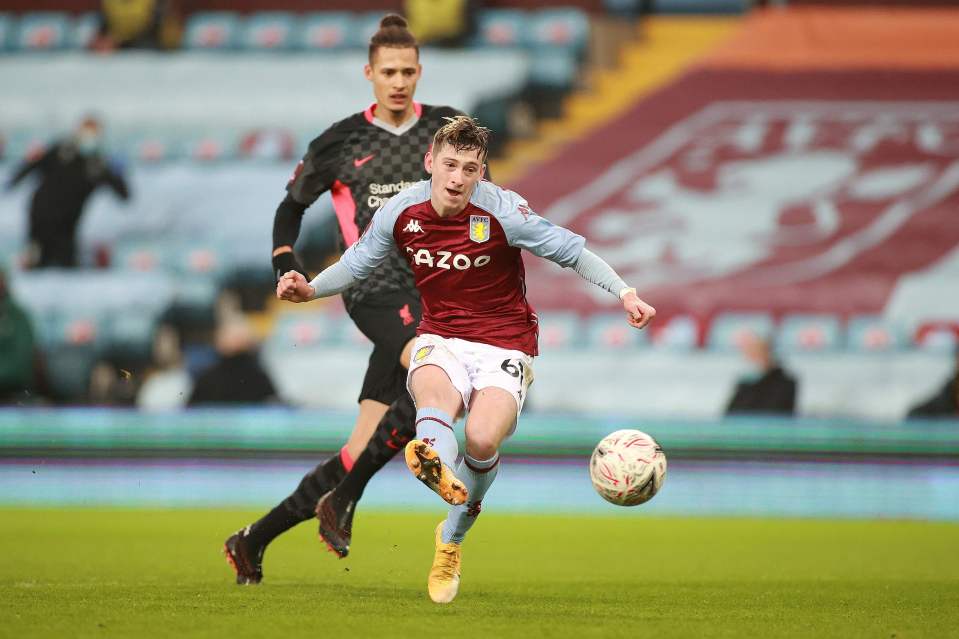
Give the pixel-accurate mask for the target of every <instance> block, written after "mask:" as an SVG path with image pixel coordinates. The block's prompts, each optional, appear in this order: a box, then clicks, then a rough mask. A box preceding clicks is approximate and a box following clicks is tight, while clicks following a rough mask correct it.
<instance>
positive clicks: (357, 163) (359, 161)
mask: <svg viewBox="0 0 959 639" xmlns="http://www.w3.org/2000/svg"><path fill="white" fill-rule="evenodd" d="M374 157H376V154H375V153H372V154H370V155H367V156H366V157H365V158H358V159H355V160H353V166H355V167H356V168H360V167H361V166H363V165H364V164H366V163H367V162H369V161H370V160H372V159H373V158H374Z"/></svg>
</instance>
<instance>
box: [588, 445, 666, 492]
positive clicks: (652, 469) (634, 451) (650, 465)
mask: <svg viewBox="0 0 959 639" xmlns="http://www.w3.org/2000/svg"><path fill="white" fill-rule="evenodd" d="M589 478H590V480H592V482H593V488H595V489H596V492H598V493H599V495H600V497H602V498H603V499H605V500H606V501H608V502H610V503H611V504H616V505H617V506H638V505H639V504H642V503H644V502H647V501H649V500H650V499H652V498H653V495H655V494H656V493H657V492H659V489H660V488H662V486H663V481H665V480H666V454H665V453H663V449H662V447H661V446H660V445H659V444H657V443H656V440H655V439H653V438H652V437H650V436H649V435H647V434H646V433H644V432H642V431H638V430H630V429H624V430H617V431H616V432H614V433H610V434H609V435H607V436H606V437H604V438H603V440H602V441H601V442H599V444H597V446H596V450H594V451H593V456H592V457H590V459H589Z"/></svg>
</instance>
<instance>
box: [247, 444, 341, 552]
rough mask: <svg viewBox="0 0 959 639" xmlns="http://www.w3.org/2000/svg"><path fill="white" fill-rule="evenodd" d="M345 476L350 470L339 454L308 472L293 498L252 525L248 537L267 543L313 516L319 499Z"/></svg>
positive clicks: (277, 506)
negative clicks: (344, 464) (347, 469)
mask: <svg viewBox="0 0 959 639" xmlns="http://www.w3.org/2000/svg"><path fill="white" fill-rule="evenodd" d="M344 475H346V469H345V468H344V467H343V460H342V459H341V458H340V454H339V453H337V454H336V455H333V456H332V457H330V458H329V459H327V460H326V461H325V462H323V463H322V464H320V465H318V466H317V467H316V468H314V469H313V470H311V471H310V472H308V473H307V474H306V475H304V476H303V479H302V480H300V485H299V486H297V487H296V490H294V491H293V492H292V493H291V494H290V496H289V497H287V498H286V499H284V500H283V501H282V502H280V503H279V504H277V505H276V506H275V507H274V508H273V510H271V511H270V512H268V513H267V514H265V515H263V517H261V518H260V519H258V520H257V521H256V522H255V523H254V524H253V525H251V526H250V533H249V535H247V540H249V542H250V543H252V544H253V545H255V546H266V545H267V544H269V543H270V542H271V541H273V540H274V539H275V538H276V537H277V536H279V535H281V534H282V533H285V532H286V531H287V530H289V529H290V528H293V526H296V525H297V524H299V523H301V522H304V521H306V520H307V519H312V518H313V517H314V516H315V514H316V513H315V510H314V509H315V508H316V502H318V501H319V500H320V497H322V496H323V494H324V493H326V492H329V491H330V490H332V489H333V488H334V487H335V486H336V485H337V484H339V483H340V482H341V481H342V480H343V477H344Z"/></svg>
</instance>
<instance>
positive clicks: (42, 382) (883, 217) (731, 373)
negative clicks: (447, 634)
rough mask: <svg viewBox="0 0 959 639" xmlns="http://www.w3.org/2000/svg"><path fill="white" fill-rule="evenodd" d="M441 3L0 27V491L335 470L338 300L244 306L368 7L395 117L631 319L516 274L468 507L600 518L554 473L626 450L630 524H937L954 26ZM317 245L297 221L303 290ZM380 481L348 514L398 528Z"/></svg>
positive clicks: (951, 436)
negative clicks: (393, 53)
mask: <svg viewBox="0 0 959 639" xmlns="http://www.w3.org/2000/svg"><path fill="white" fill-rule="evenodd" d="M442 4H444V3H443V2H441V1H440V0H435V1H433V2H415V1H413V2H387V1H380V0H351V1H350V2H345V1H344V2H338V1H336V0H328V1H325V2H321V1H316V0H312V1H311V0H273V1H271V2H266V1H264V0H235V1H233V2H225V1H223V0H102V1H97V0H74V1H72V2H71V1H66V0H59V1H58V0H2V1H0V175H2V181H3V184H4V190H3V192H2V194H0V263H2V266H0V270H2V276H0V400H2V402H3V404H4V407H3V408H0V501H2V503H5V504H21V505H27V504H44V505H58V504H73V505H78V504H79V505H94V504H96V505H159V506H184V505H200V506H203V505H211V504H217V505H237V506H253V507H257V506H263V507H266V506H269V505H272V504H274V503H275V502H276V501H277V500H278V499H280V498H282V497H283V496H285V495H286V494H287V493H288V492H289V490H290V489H292V488H293V486H294V485H295V484H294V482H296V481H298V480H299V478H300V476H301V475H302V473H303V472H305V470H307V469H309V468H311V467H312V466H313V465H314V464H315V463H316V459H317V458H319V457H322V456H324V455H326V454H328V453H329V452H330V451H334V450H336V449H338V448H339V446H340V445H342V443H343V442H344V441H345V438H346V436H347V435H348V433H349V430H350V428H351V427H352V424H353V421H354V415H355V410H356V403H355V399H356V396H357V393H358V391H359V387H360V382H361V379H362V375H363V372H364V370H365V368H366V362H367V357H368V355H369V351H370V345H369V343H368V342H367V341H366V339H365V338H364V337H363V336H362V335H360V334H359V332H358V331H357V330H356V329H355V328H354V326H353V324H352V323H351V322H350V321H349V318H348V317H347V316H346V314H345V312H344V311H343V307H342V304H341V302H340V301H339V299H338V298H335V299H333V300H330V301H324V302H317V303H313V304H309V305H298V306H294V305H292V304H287V305H285V304H280V303H278V302H277V301H276V300H275V299H274V298H273V276H272V273H271V268H270V261H269V259H270V251H271V248H272V244H271V229H272V223H273V214H274V211H275V210H276V206H277V204H278V203H279V202H280V200H281V199H282V198H283V195H284V190H283V189H284V186H285V184H286V181H287V179H288V177H289V175H290V173H291V172H292V170H293V167H294V166H295V165H296V162H297V161H298V159H299V157H300V156H301V155H302V154H303V152H304V151H305V149H306V146H307V144H308V142H309V140H310V139H312V138H313V137H315V136H316V135H317V134H318V133H319V132H321V131H322V130H323V129H325V128H326V127H327V126H329V125H330V124H331V123H333V122H334V121H336V120H339V119H341V118H343V117H345V116H346V115H348V114H350V113H353V112H356V111H358V110H361V109H362V108H364V107H365V106H366V105H367V104H368V103H369V102H370V101H371V91H370V88H369V85H368V83H367V82H366V80H365V79H364V78H363V77H362V67H363V65H364V64H365V62H366V57H367V54H366V45H367V43H368V40H369V37H370V35H371V33H372V32H373V31H375V29H376V26H377V24H378V22H379V19H380V18H381V17H382V15H383V14H384V13H385V12H387V11H400V12H405V13H406V15H407V16H408V17H410V19H411V27H412V30H413V32H414V34H416V35H417V36H418V37H419V39H420V41H421V42H424V43H427V45H428V46H426V47H424V49H423V51H422V57H421V59H422V63H423V66H424V75H423V79H422V81H421V82H420V85H419V93H418V95H417V99H418V100H420V101H422V102H425V103H436V104H451V105H455V106H457V107H459V108H462V109H464V110H466V111H468V112H470V113H471V114H473V115H474V116H476V117H478V118H480V119H481V120H482V121H483V123H484V124H486V125H487V126H489V127H491V128H492V129H493V131H494V140H495V144H494V148H493V150H492V159H491V162H490V165H491V169H492V175H493V176H494V178H495V180H496V182H497V183H499V184H501V185H504V186H507V187H509V188H513V189H515V190H517V191H518V192H520V193H522V194H523V195H524V196H525V197H526V198H527V199H528V200H529V201H530V203H531V205H532V206H533V208H534V209H536V210H537V211H538V212H539V213H540V214H542V215H544V216H546V217H548V218H550V219H552V220H553V221H554V222H556V223H559V224H563V225H566V226H568V227H570V228H572V229H573V230H575V231H577V232H580V233H583V234H585V235H586V236H588V237H589V238H590V244H591V247H592V248H593V249H594V250H595V251H596V252H598V253H599V254H600V255H602V256H604V257H605V258H607V259H608V260H609V261H610V263H611V264H612V265H613V266H614V267H615V268H616V269H617V270H618V271H619V272H620V273H621V274H622V275H623V276H624V278H625V279H626V280H627V281H628V282H630V283H631V284H632V285H635V286H636V287H637V288H639V290H640V294H641V295H642V296H643V297H644V298H645V299H647V300H648V301H650V302H651V303H653V304H654V305H655V306H656V307H657V309H658V311H659V315H658V316H657V319H656V322H655V324H654V326H652V327H651V329H649V330H647V331H645V332H643V333H639V332H636V331H632V330H630V329H629V327H628V326H627V325H626V323H625V322H624V321H623V318H622V316H621V312H620V311H618V306H617V305H616V304H614V302H615V300H613V299H611V298H609V297H608V296H607V295H605V294H602V295H597V294H595V291H592V290H590V289H589V288H588V287H587V285H585V284H584V283H582V282H580V281H579V280H578V278H577V277H576V276H575V275H573V274H571V273H568V272H563V271H562V270H561V269H558V268H556V267H554V266H552V265H550V264H547V263H545V262H541V261H536V260H533V259H528V260H527V267H528V270H529V276H528V287H529V297H530V299H531V301H532V302H533V304H534V306H535V307H536V308H537V309H538V311H539V312H540V319H541V327H542V329H541V351H542V354H541V357H539V358H538V360H537V363H536V383H535V385H534V386H533V387H532V389H531V393H530V399H529V402H528V403H527V408H526V411H525V413H524V415H523V418H522V421H521V424H520V426H519V428H518V432H517V434H516V435H515V436H514V437H513V439H512V440H510V442H509V444H508V445H507V447H506V452H507V453H508V454H510V455H511V456H512V457H513V458H514V459H513V461H512V462H510V463H508V464H505V465H504V470H503V473H504V474H507V475H508V476H509V477H510V479H508V480H507V481H505V482H500V484H501V485H509V482H528V484H529V485H532V484H533V482H536V485H537V486H539V487H541V490H539V491H522V490H515V491H507V490H504V489H500V490H497V489H495V488H494V489H493V499H492V500H491V503H493V502H496V507H497V508H500V507H502V508H524V509H525V508H537V509H547V510H577V511H579V510H581V511H588V512H594V511H596V512H599V511H602V512H606V513H609V512H613V511H614V510H615V509H614V508H613V507H612V506H609V505H607V504H605V503H604V502H602V501H601V500H600V499H599V497H598V496H596V495H595V494H593V493H592V488H591V487H590V486H589V482H588V478H587V473H586V460H587V458H588V455H589V453H590V452H591V450H592V448H593V446H594V445H595V444H596V442H598V441H599V439H600V438H601V437H602V436H604V435H605V434H607V433H608V432H610V431H612V430H615V429H618V428H625V427H632V428H639V429H641V430H644V431H647V432H649V433H650V434H652V435H653V436H654V437H656V438H657V439H658V440H659V441H660V442H661V443H662V444H663V446H664V447H665V449H666V452H667V455H668V457H669V460H670V468H669V473H670V475H669V478H668V480H667V482H666V485H665V487H664V489H663V491H662V494H661V495H660V496H658V497H657V498H656V499H655V500H654V501H653V502H651V503H650V504H649V506H644V507H643V508H642V509H640V510H641V511H642V512H654V513H655V512H659V513H671V514H724V515H743V514H745V515H786V516H837V517H867V518H873V517H892V518H900V517H905V518H917V519H948V520H959V377H957V371H959V350H957V344H959V9H956V8H954V7H953V6H952V5H953V4H954V3H953V2H947V1H942V2H931V1H918V0H917V1H912V2H907V1H905V0H903V1H902V2H894V1H878V0H877V1H873V2H867V1H854V0H849V1H845V2H844V1H840V0H836V1H831V2H825V1H823V2H815V1H802V0H792V1H788V2H787V1H785V0H782V1H779V2H750V1H749V0H579V1H576V0H570V1H568V2H550V3H544V2H532V1H526V0H486V1H483V2H479V1H476V2H462V1H461V2H452V3H450V4H451V6H453V8H454V9H455V10H456V12H458V15H459V18H458V19H457V20H455V21H454V22H455V24H453V25H452V26H451V25H445V24H443V23H442V21H440V23H437V21H434V20H430V19H428V16H429V15H431V14H430V5H437V6H438V5H442ZM424 7H425V8H424ZM424 11H425V13H424ZM418 16H419V17H418ZM423 16H426V17H423ZM41 166H42V167H44V168H43V170H39V167H41ZM335 234H336V227H335V217H334V215H333V213H332V206H331V203H330V201H329V198H328V197H325V198H321V200H320V201H318V202H317V203H316V204H315V205H314V207H313V208H312V209H311V210H310V211H309V212H308V213H307V215H306V218H305V226H304V231H303V232H302V233H301V235H300V241H299V243H298V244H297V247H296V250H297V253H298V254H299V255H301V256H302V258H303V260H304V261H305V263H306V265H307V266H308V268H310V269H311V271H312V272H316V271H317V270H318V269H320V268H322V267H323V265H324V264H326V263H329V262H330V260H333V259H335V258H336V254H335V247H334V244H335V239H334V238H335ZM238 367H241V368H242V369H243V370H246V371H249V370H254V369H255V370H259V371H261V372H262V376H261V379H262V380H263V381H262V383H260V384H257V385H256V387H255V388H254V387H253V385H247V386H243V385H240V387H236V385H233V384H231V383H230V379H231V378H230V375H231V371H236V370H239V368H238ZM405 474H406V471H405V468H404V467H402V465H401V464H396V463H394V464H390V466H388V467H387V468H386V469H385V470H384V472H383V473H382V477H378V478H377V479H376V480H374V483H373V484H372V485H371V488H370V490H368V491H367V493H366V500H367V502H368V503H370V504H371V505H374V506H394V507H395V506H405V505H407V504H410V505H424V506H428V505H431V504H432V500H430V499H429V497H430V496H429V495H428V494H425V493H426V491H418V490H415V489H413V487H412V484H410V483H409V482H408V481H407V479H406V478H405V477H404V475H405ZM401 477H402V480H400V478H401ZM134 479H135V481H134ZM394 479H395V480H397V481H393V480H394ZM421 493H422V494H421ZM618 512H623V513H627V512H628V514H631V515H632V514H635V512H636V511H618Z"/></svg>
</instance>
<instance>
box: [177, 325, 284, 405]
mask: <svg viewBox="0 0 959 639" xmlns="http://www.w3.org/2000/svg"><path fill="white" fill-rule="evenodd" d="M215 342H216V350H217V354H218V356H219V358H218V359H217V361H216V362H215V363H214V364H213V365H212V366H210V367H209V368H207V369H206V370H204V371H203V372H201V373H200V374H199V375H198V376H197V379H196V383H195V384H194V385H193V392H191V393H190V399H189V400H188V401H187V404H188V405H189V406H203V405H211V404H263V403H267V402H274V401H277V393H276V387H275V386H274V385H273V380H271V379H270V376H269V374H268V373H267V372H266V370H265V369H264V368H263V366H262V365H261V364H260V359H259V355H258V353H257V350H256V347H257V340H256V336H255V335H254V334H253V329H252V328H251V327H250V325H249V323H247V321H246V320H244V319H242V318H239V317H235V318H230V319H226V320H224V321H223V322H222V323H221V324H220V325H219V326H218V327H217V329H216V337H215Z"/></svg>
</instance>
